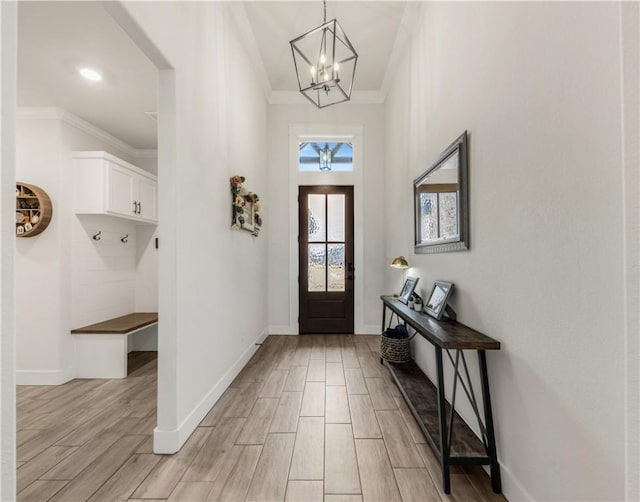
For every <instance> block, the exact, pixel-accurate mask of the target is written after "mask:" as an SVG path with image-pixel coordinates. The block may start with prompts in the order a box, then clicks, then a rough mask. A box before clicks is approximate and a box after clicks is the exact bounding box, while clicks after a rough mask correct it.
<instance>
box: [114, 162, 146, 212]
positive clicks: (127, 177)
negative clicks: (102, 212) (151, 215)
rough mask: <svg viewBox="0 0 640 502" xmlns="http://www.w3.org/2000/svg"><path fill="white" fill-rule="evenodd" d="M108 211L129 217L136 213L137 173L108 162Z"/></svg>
mask: <svg viewBox="0 0 640 502" xmlns="http://www.w3.org/2000/svg"><path fill="white" fill-rule="evenodd" d="M107 169H108V175H107V176H108V180H109V183H108V186H107V211H108V212H111V213H117V214H121V215H123V216H127V217H133V216H135V215H136V207H135V204H134V201H135V200H136V198H135V192H136V188H137V181H138V180H137V175H136V174H135V173H132V172H131V171H129V170H128V169H126V168H124V167H120V166H119V165H117V164H113V163H112V162H107Z"/></svg>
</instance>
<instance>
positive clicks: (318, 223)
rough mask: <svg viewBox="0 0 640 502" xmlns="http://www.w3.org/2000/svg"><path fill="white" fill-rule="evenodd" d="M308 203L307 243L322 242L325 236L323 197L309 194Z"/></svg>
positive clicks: (322, 195)
mask: <svg viewBox="0 0 640 502" xmlns="http://www.w3.org/2000/svg"><path fill="white" fill-rule="evenodd" d="M308 197H309V198H308V201H309V242H324V240H325V236H326V223H325V207H324V205H325V195H324V194H318V193H310V194H309V195H308Z"/></svg>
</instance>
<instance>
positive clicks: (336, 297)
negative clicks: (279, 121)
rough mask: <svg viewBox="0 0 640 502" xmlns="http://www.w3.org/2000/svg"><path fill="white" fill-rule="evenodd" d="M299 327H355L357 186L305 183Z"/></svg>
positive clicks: (313, 329) (337, 330)
mask: <svg viewBox="0 0 640 502" xmlns="http://www.w3.org/2000/svg"><path fill="white" fill-rule="evenodd" d="M298 207H299V221H300V228H299V232H300V233H299V238H298V241H299V263H300V273H299V276H298V277H299V281H300V286H299V291H300V319H299V321H300V322H299V324H300V333H353V281H354V271H355V268H354V264H353V187H352V186H301V187H300V191H299V195H298Z"/></svg>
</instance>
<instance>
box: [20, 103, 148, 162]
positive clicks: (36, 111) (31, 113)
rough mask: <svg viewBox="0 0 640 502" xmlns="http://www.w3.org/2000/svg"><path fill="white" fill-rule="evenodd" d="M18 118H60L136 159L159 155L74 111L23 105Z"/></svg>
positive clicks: (61, 120)
mask: <svg viewBox="0 0 640 502" xmlns="http://www.w3.org/2000/svg"><path fill="white" fill-rule="evenodd" d="M16 119H18V120H59V121H60V122H64V123H65V124H68V125H70V126H72V127H75V128H76V129H79V130H81V131H82V132H85V133H87V134H89V135H90V136H93V137H94V138H96V139H98V140H100V141H104V142H105V143H107V144H108V145H111V146H113V147H114V148H118V149H119V150H122V151H123V152H125V153H127V154H128V155H130V156H131V157H133V158H134V159H155V158H157V157H158V152H157V150H151V149H139V148H134V147H132V146H131V145H130V144H128V143H125V142H124V141H122V140H121V139H118V138H116V137H115V136H113V135H112V134H109V133H108V132H107V131H105V130H104V129H100V128H99V127H97V126H94V125H93V124H92V123H90V122H87V121H86V120H84V119H81V118H80V117H78V116H77V115H74V114H73V113H71V112H69V111H67V110H63V109H61V108H55V107H42V108H31V107H22V108H18V109H17V110H16Z"/></svg>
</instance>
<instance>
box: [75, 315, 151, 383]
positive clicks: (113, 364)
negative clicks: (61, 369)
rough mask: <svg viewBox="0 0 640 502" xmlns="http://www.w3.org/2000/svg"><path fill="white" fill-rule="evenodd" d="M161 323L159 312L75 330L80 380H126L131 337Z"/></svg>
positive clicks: (108, 321) (77, 369)
mask: <svg viewBox="0 0 640 502" xmlns="http://www.w3.org/2000/svg"><path fill="white" fill-rule="evenodd" d="M157 324H158V313H157V312H136V313H133V314H127V315H124V316H121V317H115V318H113V319H108V320H106V321H102V322H99V323H96V324H91V325H89V326H83V327H82V328H77V329H73V330H71V334H72V335H74V338H75V347H76V355H75V361H76V378H125V377H126V376H127V354H128V352H129V336H130V335H133V334H134V333H138V332H140V331H143V330H146V329H148V328H149V327H151V326H155V325H157Z"/></svg>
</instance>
